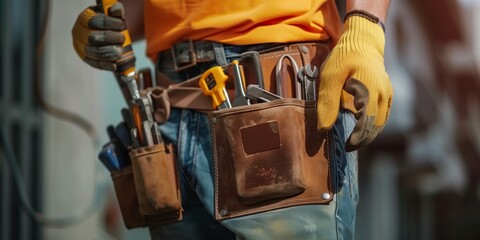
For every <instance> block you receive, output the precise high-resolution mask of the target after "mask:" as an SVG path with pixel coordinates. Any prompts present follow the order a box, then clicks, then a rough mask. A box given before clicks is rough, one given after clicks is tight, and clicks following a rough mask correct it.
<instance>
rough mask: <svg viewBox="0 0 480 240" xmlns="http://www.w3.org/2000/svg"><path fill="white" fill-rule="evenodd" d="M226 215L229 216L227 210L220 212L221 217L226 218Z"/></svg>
mask: <svg viewBox="0 0 480 240" xmlns="http://www.w3.org/2000/svg"><path fill="white" fill-rule="evenodd" d="M225 215H227V210H225V209H224V210H221V211H220V216H222V217H223V216H225Z"/></svg>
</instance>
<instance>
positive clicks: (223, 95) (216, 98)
mask: <svg viewBox="0 0 480 240" xmlns="http://www.w3.org/2000/svg"><path fill="white" fill-rule="evenodd" d="M227 80H228V76H227V75H226V74H225V72H224V71H223V68H222V67H220V66H216V67H212V68H210V69H208V70H207V71H205V72H204V73H203V74H202V76H200V80H199V81H198V84H199V85H200V88H201V89H202V91H203V94H205V95H206V96H210V97H211V98H212V102H213V108H214V109H225V108H232V104H231V103H230V98H229V97H228V93H227V89H226V88H225V82H226V81H227Z"/></svg>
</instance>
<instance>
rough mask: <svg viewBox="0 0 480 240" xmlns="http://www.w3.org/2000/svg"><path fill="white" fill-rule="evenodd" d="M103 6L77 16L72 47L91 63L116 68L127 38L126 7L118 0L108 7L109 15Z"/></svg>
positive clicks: (106, 67)
mask: <svg viewBox="0 0 480 240" xmlns="http://www.w3.org/2000/svg"><path fill="white" fill-rule="evenodd" d="M102 11H103V10H102V9H99V8H98V7H97V6H92V7H89V8H87V9H85V10H84V11H83V12H82V13H80V15H79V16H78V18H77V21H76V22H75V25H74V26H73V29H72V36H73V46H74V47H75V51H76V52H77V54H78V55H79V56H80V57H81V58H82V59H83V60H84V61H85V62H86V63H88V64H89V65H91V66H93V67H96V68H99V69H104V70H115V69H116V64H115V62H116V61H117V60H119V59H120V58H121V56H122V53H123V50H122V44H123V42H124V41H125V37H124V35H122V34H121V31H122V30H125V21H124V8H123V5H122V4H121V3H115V4H114V5H112V7H110V8H109V13H108V15H109V16H105V14H103V12H102Z"/></svg>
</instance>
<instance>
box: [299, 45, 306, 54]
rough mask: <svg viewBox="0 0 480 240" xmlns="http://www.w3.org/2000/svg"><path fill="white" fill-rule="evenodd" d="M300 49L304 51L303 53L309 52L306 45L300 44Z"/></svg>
mask: <svg viewBox="0 0 480 240" xmlns="http://www.w3.org/2000/svg"><path fill="white" fill-rule="evenodd" d="M300 51H302V53H303V54H307V53H308V48H307V47H305V46H300Z"/></svg>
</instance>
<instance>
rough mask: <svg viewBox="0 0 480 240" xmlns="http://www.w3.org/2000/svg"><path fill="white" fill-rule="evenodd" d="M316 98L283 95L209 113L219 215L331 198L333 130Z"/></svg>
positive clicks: (243, 213)
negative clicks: (322, 124)
mask: <svg viewBox="0 0 480 240" xmlns="http://www.w3.org/2000/svg"><path fill="white" fill-rule="evenodd" d="M316 118H317V115H316V108H315V102H313V101H312V102H305V101H303V100H299V99H291V98H288V99H280V100H275V101H271V102H266V103H260V104H253V105H249V106H240V107H235V108H231V109H223V110H218V111H214V112H212V113H211V114H210V116H209V120H210V128H211V135H212V142H213V157H214V168H215V217H216V219H217V220H223V219H227V218H232V217H239V216H243V215H247V214H253V213H257V212H263V211H268V210H273V209H278V208H283V207H289V206H296V205H302V204H321V203H328V202H330V201H331V200H332V199H331V196H333V194H332V187H331V174H330V167H329V159H330V152H329V149H330V147H329V145H330V144H331V139H330V138H331V137H330V133H321V132H319V131H318V130H317V128H316V123H317V119H316Z"/></svg>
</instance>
